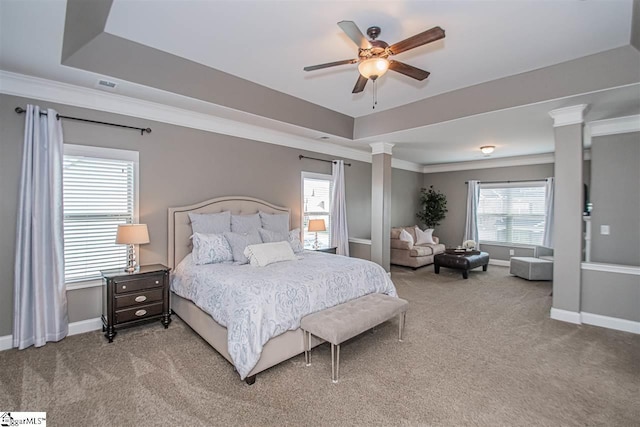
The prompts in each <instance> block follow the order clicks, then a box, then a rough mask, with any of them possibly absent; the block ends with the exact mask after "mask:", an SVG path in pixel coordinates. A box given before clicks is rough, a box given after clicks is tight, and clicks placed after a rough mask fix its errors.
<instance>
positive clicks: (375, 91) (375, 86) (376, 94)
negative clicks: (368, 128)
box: [371, 79, 378, 110]
mask: <svg viewBox="0 0 640 427" xmlns="http://www.w3.org/2000/svg"><path fill="white" fill-rule="evenodd" d="M376 80H377V79H376ZM376 80H374V81H373V106H372V107H371V108H372V109H373V110H375V109H376V105H378V86H377V85H376Z"/></svg>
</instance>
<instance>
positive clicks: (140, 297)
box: [116, 288, 164, 310]
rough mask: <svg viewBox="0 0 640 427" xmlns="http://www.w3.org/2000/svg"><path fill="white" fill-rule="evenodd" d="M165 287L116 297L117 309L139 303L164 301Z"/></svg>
mask: <svg viewBox="0 0 640 427" xmlns="http://www.w3.org/2000/svg"><path fill="white" fill-rule="evenodd" d="M163 292H164V289H163V288H157V289H152V290H149V291H141V292H136V293H133V294H131V295H121V296H117V297H116V310H118V309H121V308H125V307H132V306H138V305H146V304H150V303H152V302H156V301H162V297H163V296H164V295H163Z"/></svg>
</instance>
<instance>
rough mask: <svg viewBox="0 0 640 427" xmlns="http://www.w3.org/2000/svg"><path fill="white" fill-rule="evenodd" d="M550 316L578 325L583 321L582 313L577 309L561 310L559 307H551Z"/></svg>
mask: <svg viewBox="0 0 640 427" xmlns="http://www.w3.org/2000/svg"><path fill="white" fill-rule="evenodd" d="M550 317H551V318H552V319H555V320H560V321H562V322H569V323H574V324H576V325H580V324H581V323H582V321H581V319H580V313H578V312H577V311H568V310H561V309H559V308H553V307H551V313H550Z"/></svg>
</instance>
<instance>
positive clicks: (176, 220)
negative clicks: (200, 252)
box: [167, 196, 291, 268]
mask: <svg viewBox="0 0 640 427" xmlns="http://www.w3.org/2000/svg"><path fill="white" fill-rule="evenodd" d="M223 211H231V214H232V215H248V214H254V213H257V212H258V211H262V212H266V213H288V214H289V222H290V223H289V226H291V209H289V208H285V207H282V206H276V205H273V204H271V203H269V202H265V201H264V200H260V199H255V198H253V197H245V196H226V197H218V198H215V199H210V200H205V201H204V202H200V203H196V204H194V205H190V206H180V207H176V208H169V221H168V222H169V239H168V240H169V247H168V260H167V262H168V263H169V267H171V268H175V266H176V265H178V263H179V262H180V261H182V259H183V258H184V257H186V256H187V255H188V254H189V253H190V252H191V239H189V238H190V237H191V235H192V234H193V232H192V231H191V221H190V220H189V212H195V213H217V212H223Z"/></svg>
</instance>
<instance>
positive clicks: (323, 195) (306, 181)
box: [302, 173, 332, 249]
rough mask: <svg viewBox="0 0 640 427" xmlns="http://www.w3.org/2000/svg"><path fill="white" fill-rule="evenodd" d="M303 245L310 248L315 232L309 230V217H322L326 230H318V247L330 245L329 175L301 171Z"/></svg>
mask: <svg viewBox="0 0 640 427" xmlns="http://www.w3.org/2000/svg"><path fill="white" fill-rule="evenodd" d="M302 181H303V187H304V188H303V200H302V202H303V206H302V210H303V212H304V219H303V229H304V247H305V249H311V248H312V247H313V243H314V242H315V238H316V233H315V232H313V231H309V230H308V228H309V220H310V219H324V222H325V227H326V228H327V231H319V232H318V243H319V247H320V248H328V247H330V246H331V182H332V180H331V175H320V174H309V173H303V180H302Z"/></svg>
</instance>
